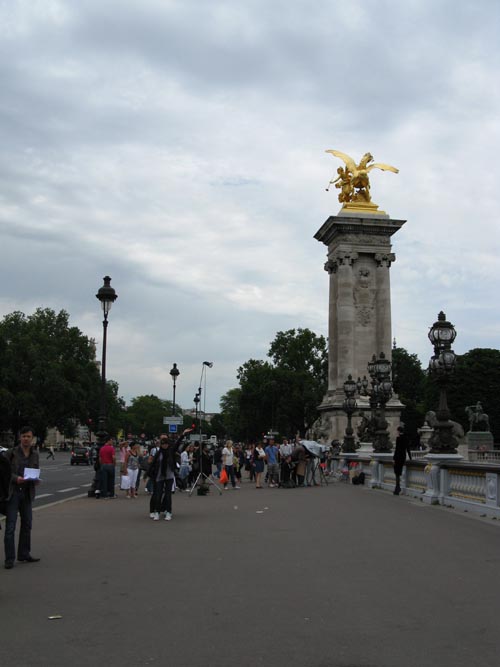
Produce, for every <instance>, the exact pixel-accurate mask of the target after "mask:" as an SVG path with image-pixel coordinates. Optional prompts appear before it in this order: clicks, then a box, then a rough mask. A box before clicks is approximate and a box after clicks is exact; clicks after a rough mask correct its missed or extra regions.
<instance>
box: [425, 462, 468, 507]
mask: <svg viewBox="0 0 500 667" xmlns="http://www.w3.org/2000/svg"><path fill="white" fill-rule="evenodd" d="M424 458H425V460H426V461H427V465H426V466H425V478H426V481H427V489H426V491H425V493H424V495H423V497H422V500H423V501H424V503H428V504H429V505H442V504H443V502H444V497H445V496H446V495H447V493H448V489H446V485H445V478H444V475H443V470H442V469H441V465H442V464H443V463H455V462H457V461H462V460H463V457H462V456H460V454H426V456H425V457H424Z"/></svg>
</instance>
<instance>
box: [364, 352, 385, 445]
mask: <svg viewBox="0 0 500 667" xmlns="http://www.w3.org/2000/svg"><path fill="white" fill-rule="evenodd" d="M368 374H369V376H370V379H371V385H372V388H371V390H368V380H367V379H366V376H365V377H363V380H360V379H359V378H358V381H357V383H356V386H357V388H358V391H359V393H360V394H361V395H363V396H369V397H370V409H371V419H370V423H369V427H368V428H369V431H370V432H371V434H372V437H373V451H374V452H380V453H384V452H390V451H391V449H392V446H391V441H390V439H389V432H388V430H387V427H388V425H389V424H388V423H387V420H386V418H385V406H386V404H387V402H388V401H389V400H390V398H391V396H392V382H391V362H390V361H389V359H386V356H385V354H384V353H383V352H381V353H380V355H379V356H378V357H376V356H375V355H373V357H372V359H371V361H369V362H368Z"/></svg>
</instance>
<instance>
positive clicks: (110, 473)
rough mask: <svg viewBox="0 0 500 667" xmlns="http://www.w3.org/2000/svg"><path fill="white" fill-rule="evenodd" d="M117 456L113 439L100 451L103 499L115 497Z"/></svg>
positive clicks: (109, 439)
mask: <svg viewBox="0 0 500 667" xmlns="http://www.w3.org/2000/svg"><path fill="white" fill-rule="evenodd" d="M115 461H116V454H115V448H114V446H113V441H112V439H111V438H108V439H107V440H106V444H105V445H103V446H102V447H101V449H100V450H99V463H100V471H99V472H100V477H101V479H100V487H101V498H114V497H115Z"/></svg>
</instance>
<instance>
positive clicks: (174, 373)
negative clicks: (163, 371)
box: [170, 364, 180, 417]
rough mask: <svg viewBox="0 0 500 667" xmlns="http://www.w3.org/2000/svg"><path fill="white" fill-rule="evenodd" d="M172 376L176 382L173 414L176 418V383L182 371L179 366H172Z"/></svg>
mask: <svg viewBox="0 0 500 667" xmlns="http://www.w3.org/2000/svg"><path fill="white" fill-rule="evenodd" d="M170 375H171V376H172V380H173V382H174V402H173V410H172V414H173V415H174V417H175V414H176V412H175V383H176V382H177V378H178V377H179V375H180V370H179V369H178V368H177V364H174V365H173V366H172V368H171V369H170Z"/></svg>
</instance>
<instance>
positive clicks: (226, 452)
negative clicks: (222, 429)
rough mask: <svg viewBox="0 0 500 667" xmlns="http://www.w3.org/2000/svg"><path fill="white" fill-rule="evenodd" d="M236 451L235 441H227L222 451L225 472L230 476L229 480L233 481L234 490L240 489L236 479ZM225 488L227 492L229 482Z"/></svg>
mask: <svg viewBox="0 0 500 667" xmlns="http://www.w3.org/2000/svg"><path fill="white" fill-rule="evenodd" d="M233 459H234V451H233V441H232V440H226V446H225V447H224V449H223V450H222V464H223V466H224V470H225V471H226V474H227V476H228V479H230V480H231V486H232V487H233V489H239V488H240V487H239V486H237V485H236V478H235V475H234V460H233ZM224 488H225V489H226V490H227V488H228V487H227V482H226V483H225V484H224Z"/></svg>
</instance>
